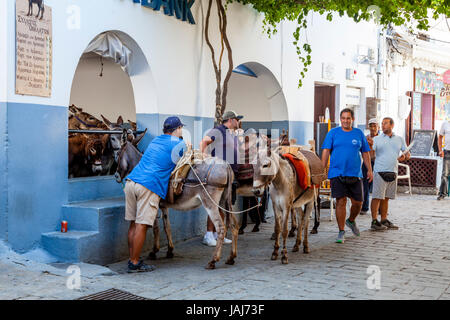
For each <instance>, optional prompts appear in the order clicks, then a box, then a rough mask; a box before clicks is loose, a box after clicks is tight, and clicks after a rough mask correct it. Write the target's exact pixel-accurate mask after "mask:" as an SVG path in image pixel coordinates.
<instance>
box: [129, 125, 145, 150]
mask: <svg viewBox="0 0 450 320" xmlns="http://www.w3.org/2000/svg"><path fill="white" fill-rule="evenodd" d="M146 132H147V129H145V131H144V132H143V133H141V134H140V135H138V136H137V137H136V138H135V139H134V140H133V142H132V143H133V145H134V146H135V147H137V145H138V144H139V142H141V140H142V138H143V137H144V136H145V134H146Z"/></svg>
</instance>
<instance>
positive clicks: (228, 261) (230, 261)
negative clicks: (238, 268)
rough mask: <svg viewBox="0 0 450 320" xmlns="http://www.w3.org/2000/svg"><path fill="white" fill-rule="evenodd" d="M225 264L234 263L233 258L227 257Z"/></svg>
mask: <svg viewBox="0 0 450 320" xmlns="http://www.w3.org/2000/svg"><path fill="white" fill-rule="evenodd" d="M225 264H229V265H230V266H232V265H234V259H232V258H229V259H228V260H227V261H226V262H225Z"/></svg>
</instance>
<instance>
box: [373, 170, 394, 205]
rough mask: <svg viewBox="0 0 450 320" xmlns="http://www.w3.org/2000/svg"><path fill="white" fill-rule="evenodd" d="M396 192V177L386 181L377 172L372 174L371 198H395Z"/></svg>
mask: <svg viewBox="0 0 450 320" xmlns="http://www.w3.org/2000/svg"><path fill="white" fill-rule="evenodd" d="M396 194H397V179H395V180H394V181H391V182H386V181H384V180H383V178H382V177H381V176H380V174H379V173H378V172H374V174H373V188H372V199H382V200H384V199H386V198H388V199H395V195H396Z"/></svg>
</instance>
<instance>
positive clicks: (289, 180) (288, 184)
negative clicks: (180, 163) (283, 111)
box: [253, 143, 316, 264]
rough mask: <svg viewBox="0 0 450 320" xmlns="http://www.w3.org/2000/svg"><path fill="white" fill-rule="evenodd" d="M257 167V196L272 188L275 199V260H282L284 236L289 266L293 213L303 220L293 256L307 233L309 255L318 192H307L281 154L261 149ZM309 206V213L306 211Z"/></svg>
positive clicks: (284, 259) (284, 258)
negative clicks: (309, 241) (309, 229)
mask: <svg viewBox="0 0 450 320" xmlns="http://www.w3.org/2000/svg"><path fill="white" fill-rule="evenodd" d="M263 144H264V143H263ZM256 162H257V165H256V166H255V172H254V179H253V191H254V193H255V194H256V195H260V194H262V193H263V192H264V188H265V187H266V186H268V185H270V191H271V193H270V196H271V198H272V203H273V210H274V213H275V246H274V251H273V253H272V258H271V259H272V260H276V259H277V258H278V249H279V248H280V243H279V238H280V232H281V234H282V236H283V249H282V258H281V262H282V263H283V264H287V263H288V256H287V249H286V240H287V237H288V224H289V216H290V214H291V209H295V211H296V214H297V215H299V217H300V226H299V228H298V233H297V240H296V243H295V246H294V248H293V250H292V251H293V252H297V251H298V250H299V246H300V244H301V241H302V232H304V239H303V252H304V253H309V252H310V250H309V245H308V226H309V216H310V214H311V212H312V209H313V205H314V201H315V199H316V192H315V190H314V189H313V188H308V189H306V190H303V189H302V188H301V187H300V186H299V184H298V183H297V173H296V170H295V169H294V168H293V167H292V165H291V164H290V162H289V160H286V159H283V158H282V157H281V156H280V155H279V154H278V153H276V152H271V150H270V149H269V150H267V149H266V148H261V149H260V150H259V151H258V153H257V159H256ZM303 206H305V210H303V209H302V207H303Z"/></svg>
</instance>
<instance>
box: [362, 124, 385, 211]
mask: <svg viewBox="0 0 450 320" xmlns="http://www.w3.org/2000/svg"><path fill="white" fill-rule="evenodd" d="M369 130H370V133H369V134H368V135H367V136H366V138H367V142H368V143H369V147H370V164H371V165H372V169H373V166H374V163H375V152H373V150H372V146H373V138H375V137H376V136H378V133H379V130H380V127H379V125H378V120H377V118H372V119H370V120H369ZM362 173H363V189H364V190H363V191H364V202H363V205H362V209H361V213H360V214H361V215H364V214H367V213H368V212H369V210H370V195H369V194H370V193H372V185H373V181H371V182H369V179H368V178H367V167H366V165H365V164H364V162H363V164H362Z"/></svg>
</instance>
